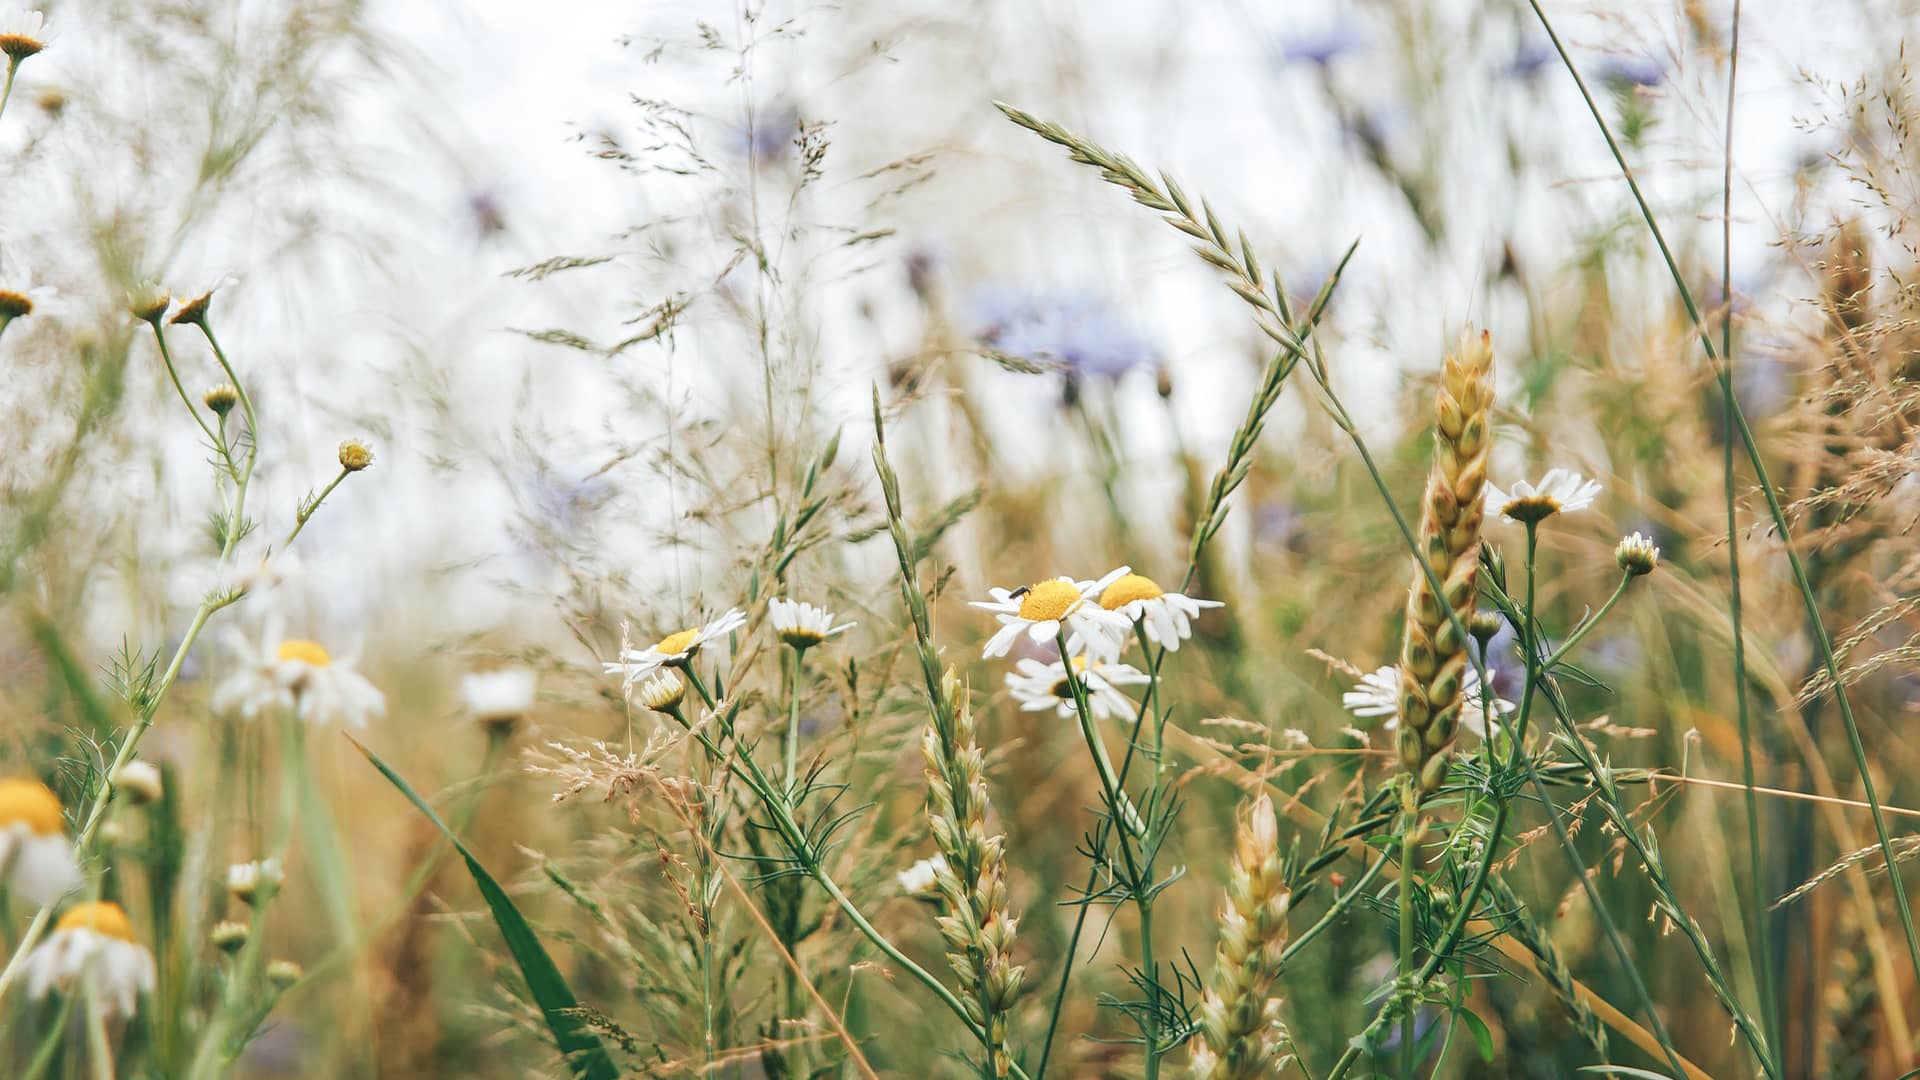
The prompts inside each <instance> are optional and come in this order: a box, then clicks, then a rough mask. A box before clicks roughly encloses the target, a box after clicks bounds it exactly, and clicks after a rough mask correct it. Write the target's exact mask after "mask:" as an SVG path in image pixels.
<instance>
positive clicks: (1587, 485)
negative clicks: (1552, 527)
mask: <svg viewBox="0 0 1920 1080" xmlns="http://www.w3.org/2000/svg"><path fill="white" fill-rule="evenodd" d="M1599 494H1600V482H1599V481H1598V480H1588V479H1587V478H1585V477H1583V476H1581V475H1580V474H1579V473H1577V472H1574V471H1573V470H1571V469H1548V470H1547V475H1545V476H1543V477H1541V478H1540V482H1539V483H1538V484H1529V483H1527V482H1526V481H1525V480H1521V481H1518V482H1516V483H1515V484H1514V485H1513V487H1512V489H1511V490H1509V491H1505V492H1502V491H1501V490H1500V489H1499V488H1497V487H1495V486H1494V485H1493V484H1492V483H1491V482H1489V483H1488V484H1487V509H1488V510H1491V511H1493V512H1495V513H1497V514H1499V515H1500V516H1501V517H1503V518H1506V519H1507V520H1508V521H1515V522H1529V521H1541V520H1544V519H1546V518H1550V517H1552V516H1553V515H1555V514H1571V513H1573V512H1575V511H1577V510H1585V509H1586V508H1587V507H1589V506H1592V505H1593V500H1594V498H1595V497H1596V496H1598V495H1599Z"/></svg>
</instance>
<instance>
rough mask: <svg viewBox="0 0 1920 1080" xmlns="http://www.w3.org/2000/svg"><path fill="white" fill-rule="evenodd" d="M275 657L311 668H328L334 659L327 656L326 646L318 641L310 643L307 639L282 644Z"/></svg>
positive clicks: (297, 639) (293, 639)
mask: <svg viewBox="0 0 1920 1080" xmlns="http://www.w3.org/2000/svg"><path fill="white" fill-rule="evenodd" d="M275 655H277V656H279V658H280V659H281V660H283V661H285V660H299V661H301V662H303V663H305V664H307V665H309V666H311V667H326V666H327V665H328V664H331V663H333V657H332V656H329V655H328V654H327V650H326V648H325V647H324V646H322V645H321V644H320V643H319V642H317V641H308V640H306V639H305V638H292V639H289V640H287V641H283V642H281V643H280V648H279V649H278V650H277V651H276V653H275Z"/></svg>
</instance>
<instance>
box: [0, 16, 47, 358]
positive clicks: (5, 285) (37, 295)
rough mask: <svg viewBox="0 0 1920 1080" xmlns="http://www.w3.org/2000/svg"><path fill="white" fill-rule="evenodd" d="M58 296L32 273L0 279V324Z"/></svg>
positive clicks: (40, 307)
mask: <svg viewBox="0 0 1920 1080" xmlns="http://www.w3.org/2000/svg"><path fill="white" fill-rule="evenodd" d="M0 36H4V35H0ZM58 295H59V294H58V293H56V292H55V291H54V289H53V287H52V286H50V285H40V284H37V283H35V282H34V280H33V275H32V274H31V273H28V274H25V275H23V276H20V277H18V278H13V277H9V278H7V279H0V324H5V323H7V322H10V321H12V320H14V319H22V318H25V317H27V316H28V315H31V314H33V313H34V312H35V311H38V310H40V309H42V308H44V307H46V306H47V305H48V304H50V303H52V301H53V300H54V298H55V297H56V296H58Z"/></svg>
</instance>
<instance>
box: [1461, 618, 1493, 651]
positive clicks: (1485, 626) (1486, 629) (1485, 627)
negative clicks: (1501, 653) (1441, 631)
mask: <svg viewBox="0 0 1920 1080" xmlns="http://www.w3.org/2000/svg"><path fill="white" fill-rule="evenodd" d="M1499 632H1500V613H1499V612H1497V611H1475V612H1474V613H1473V618H1471V619H1468V620H1467V633H1469V634H1472V635H1473V639H1474V640H1475V641H1478V642H1479V643H1480V647H1481V648H1483V649H1484V648H1486V647H1487V642H1489V641H1492V640H1493V638H1494V635H1496V634H1498V633H1499Z"/></svg>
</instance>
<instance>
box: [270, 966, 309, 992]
mask: <svg viewBox="0 0 1920 1080" xmlns="http://www.w3.org/2000/svg"><path fill="white" fill-rule="evenodd" d="M302 974H303V972H302V970H301V968H300V965H299V964H296V963H294V962H293V961H292V960H275V961H273V962H272V963H270V964H268V965H267V982H269V983H271V984H272V985H273V988H274V989H275V990H278V991H280V992H281V993H283V994H284V993H286V992H287V991H288V990H291V989H293V984H294V983H297V982H299V981H300V976H301V975H302Z"/></svg>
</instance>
